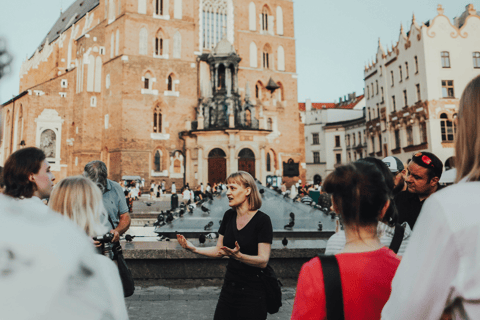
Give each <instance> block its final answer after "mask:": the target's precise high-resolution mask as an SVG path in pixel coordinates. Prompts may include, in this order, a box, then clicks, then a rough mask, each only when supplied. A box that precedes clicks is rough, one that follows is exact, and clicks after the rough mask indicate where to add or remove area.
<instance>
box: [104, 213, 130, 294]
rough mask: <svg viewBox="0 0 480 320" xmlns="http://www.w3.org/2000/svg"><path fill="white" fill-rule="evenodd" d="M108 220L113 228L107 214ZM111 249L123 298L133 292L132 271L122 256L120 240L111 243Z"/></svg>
mask: <svg viewBox="0 0 480 320" xmlns="http://www.w3.org/2000/svg"><path fill="white" fill-rule="evenodd" d="M108 221H110V224H111V225H112V227H113V229H115V226H114V225H113V222H112V219H111V218H110V216H108ZM112 251H113V260H116V261H117V267H118V273H119V275H120V280H122V287H123V296H124V297H125V298H128V297H130V296H131V295H133V293H134V292H135V282H134V281H133V275H132V272H131V271H130V269H128V266H127V262H126V261H125V258H124V257H123V251H122V246H121V245H120V242H116V243H114V244H113V247H112Z"/></svg>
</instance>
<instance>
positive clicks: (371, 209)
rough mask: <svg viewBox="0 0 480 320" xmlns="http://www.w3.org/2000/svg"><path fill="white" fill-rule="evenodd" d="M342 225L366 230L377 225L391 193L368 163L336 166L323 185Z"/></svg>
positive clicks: (372, 165) (382, 178)
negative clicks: (368, 226) (330, 196)
mask: <svg viewBox="0 0 480 320" xmlns="http://www.w3.org/2000/svg"><path fill="white" fill-rule="evenodd" d="M323 186H324V189H325V191H326V192H327V193H330V194H332V201H333V202H334V203H335V205H336V207H337V208H338V210H339V211H340V212H338V213H339V214H340V215H341V216H342V218H343V221H344V222H345V224H347V225H357V226H367V225H371V224H375V223H377V222H378V218H379V215H380V212H381V210H382V208H383V206H384V205H385V203H386V202H387V201H388V199H390V197H391V192H390V190H389V188H388V187H387V184H386V183H385V178H384V176H383V174H382V173H381V172H380V170H379V169H378V168H377V167H376V166H375V165H374V164H371V163H368V162H365V161H357V162H354V163H352V164H347V165H343V166H339V167H337V168H336V169H335V171H333V172H332V173H330V174H329V175H328V176H327V178H326V179H325V182H324V183H323Z"/></svg>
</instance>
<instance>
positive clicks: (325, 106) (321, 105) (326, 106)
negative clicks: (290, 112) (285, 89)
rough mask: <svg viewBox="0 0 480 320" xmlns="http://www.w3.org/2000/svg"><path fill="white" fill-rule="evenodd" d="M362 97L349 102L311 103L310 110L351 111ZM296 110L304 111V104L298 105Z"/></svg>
mask: <svg viewBox="0 0 480 320" xmlns="http://www.w3.org/2000/svg"><path fill="white" fill-rule="evenodd" d="M363 97H364V95H363V94H362V95H360V96H358V97H355V98H353V99H351V100H347V101H343V102H339V103H335V102H312V109H353V108H354V107H355V106H356V105H357V104H358V103H359V102H360V101H362V99H363ZM298 109H299V110H300V111H305V102H299V103H298Z"/></svg>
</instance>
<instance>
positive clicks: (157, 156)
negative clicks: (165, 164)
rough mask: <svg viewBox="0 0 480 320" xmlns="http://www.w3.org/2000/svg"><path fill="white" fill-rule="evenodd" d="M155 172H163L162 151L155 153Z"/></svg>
mask: <svg viewBox="0 0 480 320" xmlns="http://www.w3.org/2000/svg"><path fill="white" fill-rule="evenodd" d="M153 170H154V171H155V172H161V171H162V152H161V151H160V150H157V151H156V152H155V158H154V160H153Z"/></svg>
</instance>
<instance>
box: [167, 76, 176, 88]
mask: <svg viewBox="0 0 480 320" xmlns="http://www.w3.org/2000/svg"><path fill="white" fill-rule="evenodd" d="M174 89H175V86H174V85H173V77H172V75H171V74H170V75H169V76H168V79H167V91H175V90H174Z"/></svg>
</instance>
